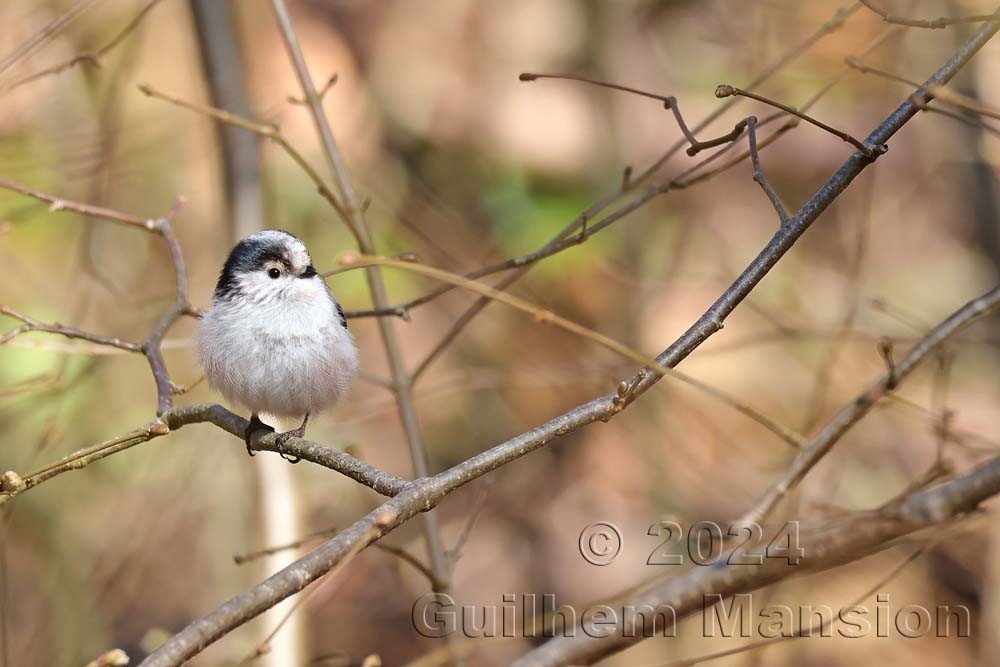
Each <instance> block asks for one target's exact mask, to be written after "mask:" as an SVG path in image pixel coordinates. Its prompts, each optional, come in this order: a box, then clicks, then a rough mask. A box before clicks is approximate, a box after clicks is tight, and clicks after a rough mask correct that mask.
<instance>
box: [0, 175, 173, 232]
mask: <svg viewBox="0 0 1000 667" xmlns="http://www.w3.org/2000/svg"><path fill="white" fill-rule="evenodd" d="M0 188H2V189H4V190H11V191H13V192H18V193H20V194H22V195H25V196H26V197H31V198H33V199H37V200H39V201H43V202H46V203H48V204H49V205H50V206H49V211H50V212H52V213H55V212H56V211H74V212H75V213H80V214H82V215H87V216H91V217H94V218H103V219H104V220H110V221H111V222H119V223H121V224H123V225H130V226H132V227H141V228H142V229H145V230H146V231H147V232H154V233H156V232H157V229H156V220H155V219H154V218H140V217H138V216H135V215H130V214H128V213H121V212H119V211H113V210H111V209H109V208H104V207H102V206H92V205H90V204H81V203H80V202H75V201H70V200H68V199H62V198H60V197H54V196H53V195H50V194H47V193H45V192H42V191H40V190H36V189H34V188H31V187H28V186H27V185H21V184H20V183H17V182H15V181H12V180H10V179H7V178H0Z"/></svg>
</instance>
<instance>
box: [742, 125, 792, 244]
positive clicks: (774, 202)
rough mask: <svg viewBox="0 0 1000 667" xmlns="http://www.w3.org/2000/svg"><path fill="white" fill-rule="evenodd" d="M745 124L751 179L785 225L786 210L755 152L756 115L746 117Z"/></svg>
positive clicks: (786, 219)
mask: <svg viewBox="0 0 1000 667" xmlns="http://www.w3.org/2000/svg"><path fill="white" fill-rule="evenodd" d="M746 125H747V140H748V141H749V143H750V161H751V162H752V163H753V180H754V181H756V182H757V185H759V186H760V187H761V189H762V190H763V191H764V194H766V195H767V198H768V199H770V200H771V206H773V207H774V210H775V212H776V213H777V214H778V219H779V220H781V224H782V225H786V224H788V212H787V211H785V207H784V206H783V205H782V204H781V199H780V198H779V197H778V193H777V192H775V191H774V188H772V187H771V184H770V183H769V182H768V180H767V177H766V176H764V172H763V171H762V170H761V168H760V156H759V155H758V154H757V117H756V116H750V117H749V118H747V120H746Z"/></svg>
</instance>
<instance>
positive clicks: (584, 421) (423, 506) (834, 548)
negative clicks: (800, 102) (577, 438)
mask: <svg viewBox="0 0 1000 667" xmlns="http://www.w3.org/2000/svg"><path fill="white" fill-rule="evenodd" d="M998 29H1000V26H998V25H996V24H993V23H989V24H986V25H984V26H982V27H981V28H980V29H979V30H977V31H976V33H975V34H973V35H972V36H970V37H969V39H968V40H966V41H965V42H963V43H962V44H961V45H960V46H959V47H958V48H957V50H956V51H955V53H954V54H953V55H952V56H951V57H950V58H949V60H948V61H947V62H946V63H944V64H943V65H942V66H941V67H940V68H939V69H938V70H937V72H936V73H935V74H934V75H933V76H932V77H931V78H930V80H929V81H928V85H940V84H943V83H946V82H947V81H948V80H949V79H951V78H952V77H953V76H954V75H955V74H956V73H957V72H958V71H959V70H960V69H961V68H962V67H963V66H964V65H965V64H966V63H967V62H968V61H969V60H970V59H971V58H972V57H973V56H974V55H975V54H976V53H977V52H978V51H979V50H980V49H981V48H982V47H983V46H984V45H985V44H986V43H987V42H988V41H989V40H990V38H991V37H993V35H994V34H995V33H996V32H997V30H998ZM918 112H919V108H918V107H917V106H916V105H915V104H914V103H913V102H912V101H910V100H906V101H904V102H903V103H902V104H901V105H900V106H899V108H897V109H896V110H895V111H894V112H892V113H891V114H890V115H889V116H888V117H886V118H885V119H884V120H883V121H882V122H881V123H880V124H879V125H878V127H876V128H875V130H873V132H872V133H871V134H870V135H869V137H868V143H870V144H873V145H877V144H883V143H885V142H886V141H888V140H889V139H890V138H891V137H892V136H893V135H894V134H895V133H896V132H898V131H899V130H900V129H901V128H902V127H903V126H904V125H905V124H906V123H907V122H908V121H909V120H910V119H912V118H913V117H914V116H915V115H916V114H917V113H918ZM870 164H871V160H869V159H867V158H865V157H864V156H863V155H860V154H858V153H854V154H852V155H850V156H849V157H848V158H847V160H846V161H845V163H844V164H843V165H842V166H841V167H840V169H838V170H837V172H836V173H835V174H833V175H832V176H831V177H830V178H829V179H828V180H827V182H826V183H824V184H823V185H822V186H821V187H820V188H819V190H818V191H817V192H816V193H815V194H814V195H813V196H812V197H810V199H809V200H808V201H807V202H806V203H805V204H804V205H803V206H802V208H800V209H799V211H798V212H797V213H796V214H795V215H794V216H792V218H791V220H790V221H789V223H788V225H785V226H784V227H783V228H781V229H779V230H778V231H777V232H775V234H774V235H773V237H772V239H771V240H770V241H769V242H768V244H767V245H766V246H765V247H764V249H763V250H762V251H761V252H760V253H759V254H758V256H757V257H756V258H755V259H754V260H752V261H751V263H750V264H749V265H748V266H747V267H746V269H745V270H744V271H743V273H742V274H741V275H740V276H739V277H738V278H737V279H736V281H734V282H733V284H732V285H731V286H730V287H728V288H727V289H726V290H725V291H724V292H723V293H722V294H721V295H720V297H719V298H718V299H717V300H716V302H715V303H714V304H712V306H711V307H709V309H708V310H706V311H705V313H704V314H703V315H702V316H701V317H699V318H698V320H697V321H696V322H695V323H694V324H692V325H691V327H689V328H688V330H687V331H686V332H685V333H684V334H682V335H681V336H680V337H679V338H678V339H677V340H676V341H675V342H674V343H673V344H671V345H670V346H669V347H668V348H667V349H666V350H665V351H664V352H663V353H662V354H661V355H660V356H659V357H658V361H659V362H660V363H662V364H664V365H668V366H671V367H672V366H675V365H676V364H678V363H680V362H681V361H682V360H683V359H685V358H686V357H687V356H688V355H689V354H691V352H692V351H694V350H695V349H697V348H698V347H699V346H700V345H701V344H703V343H704V342H705V340H707V339H708V338H709V337H711V336H712V335H713V334H715V333H716V332H717V331H719V330H720V329H721V328H722V325H723V321H724V319H725V318H726V317H727V316H728V315H729V314H730V313H731V312H732V311H733V310H734V309H735V308H736V307H737V306H738V305H739V304H740V303H741V302H743V301H744V300H745V299H746V297H747V296H748V295H749V294H750V292H751V291H752V290H753V288H754V287H755V286H756V285H757V284H758V283H759V282H760V281H761V280H762V279H763V278H764V276H766V275H767V274H768V273H769V272H770V270H771V269H772V268H773V267H774V266H775V265H776V264H777V263H778V262H779V261H780V259H781V258H782V257H783V256H784V255H785V253H787V252H788V251H789V250H790V249H791V248H792V247H793V246H794V244H795V242H796V240H797V239H798V238H799V237H800V236H801V235H802V234H803V233H804V232H805V231H806V230H807V229H808V228H809V227H810V226H811V225H812V224H813V223H814V222H815V221H816V219H817V218H818V217H819V216H820V215H821V214H822V212H823V211H824V210H826V208H827V207H829V206H830V205H831V204H832V203H833V202H834V201H835V200H836V199H837V197H838V196H839V195H840V193H842V192H843V191H844V190H845V189H846V188H847V187H848V186H849V185H850V183H851V182H852V181H853V180H854V179H855V178H856V177H857V176H858V175H859V174H860V173H862V172H863V171H864V170H865V168H866V167H868V166H869V165H870ZM655 381H656V378H655V375H654V376H652V377H651V378H650V379H649V380H646V381H645V382H641V383H640V385H639V386H638V387H637V389H636V392H635V394H636V396H641V395H642V394H643V393H644V392H645V391H647V390H648V388H649V387H651V386H652V385H653V384H654V383H655ZM615 398H616V394H614V393H611V394H607V395H604V396H600V397H597V398H595V399H593V400H591V401H588V402H587V403H585V404H583V405H579V406H577V407H575V408H573V409H571V410H569V411H568V412H566V413H564V414H562V415H559V416H558V417H555V418H553V419H551V420H549V421H547V422H545V423H544V424H541V425H539V426H537V427H535V428H533V429H530V430H529V431H526V432H525V433H522V434H520V435H518V436H516V437H514V438H512V439H511V440H509V441H507V442H504V443H501V444H499V445H497V446H495V447H493V448H491V449H489V450H487V451H484V452H482V453H481V454H478V455H476V456H474V457H472V458H471V459H469V460H467V461H465V462H463V463H461V464H459V465H457V466H455V467H453V468H450V469H449V470H446V471H444V472H442V473H439V474H437V475H435V476H434V477H431V478H426V479H418V480H415V481H414V482H411V483H410V484H409V485H407V486H406V487H405V488H404V489H403V491H402V492H401V493H399V494H398V495H397V496H396V497H394V498H392V499H391V500H389V501H387V502H386V503H384V504H383V505H381V506H380V507H378V508H376V509H375V510H373V511H372V512H370V513H369V514H368V515H366V516H365V517H363V518H361V519H360V520H358V521H357V522H355V524H354V525H352V526H350V527H348V528H347V529H345V530H344V531H342V532H341V533H339V534H338V535H337V536H336V537H334V538H332V539H331V540H329V541H327V542H326V543H324V544H322V545H321V546H319V547H318V548H317V549H315V550H314V551H312V552H311V553H310V554H308V555H306V556H304V557H303V558H301V559H300V560H298V561H297V562H295V563H293V564H291V565H289V566H288V567H286V568H284V569H283V570H281V571H279V572H277V573H275V574H274V575H272V576H271V577H269V578H268V579H266V580H265V581H263V582H260V583H259V584H257V585H255V586H254V587H252V588H250V589H248V590H247V591H245V592H243V593H241V594H239V595H236V596H234V597H233V598H231V599H229V600H227V601H226V602H224V603H222V604H221V605H220V606H219V607H218V608H216V609H215V610H213V611H212V612H210V613H208V614H206V615H205V616H203V617H201V618H199V619H197V620H195V621H193V622H192V623H190V624H189V625H188V626H187V627H186V628H184V629H183V630H181V631H180V632H179V633H177V634H176V635H174V636H173V637H171V638H170V639H168V640H167V641H166V642H165V643H164V644H162V645H161V646H160V647H159V648H158V649H157V650H156V651H155V652H154V653H153V654H151V655H150V656H149V657H148V658H147V659H146V660H145V661H144V662H143V666H144V667H175V666H177V665H180V664H181V663H183V662H184V661H185V660H189V659H190V658H191V657H193V656H194V655H196V654H198V653H199V652H201V651H202V650H203V649H204V648H205V647H206V646H208V645H209V644H211V643H213V642H214V641H216V640H217V639H219V638H220V637H222V636H224V635H226V634H227V633H229V632H230V631H231V630H233V629H234V628H236V627H238V626H240V625H242V624H243V623H245V622H247V621H248V620H250V619H252V618H254V617H255V616H257V615H259V614H261V613H262V612H264V611H266V610H267V609H269V608H271V607H273V606H274V605H275V604H277V603H278V602H280V601H281V600H283V599H285V598H286V597H288V596H289V595H292V594H294V593H295V592H297V591H299V590H302V589H303V588H305V587H306V586H308V585H309V584H310V583H311V582H313V581H315V580H316V579H317V578H318V577H320V576H322V575H323V573H325V572H327V571H329V569H330V568H331V567H333V566H334V565H335V564H336V563H337V562H338V561H339V560H341V559H342V558H343V557H344V555H345V554H346V553H348V552H349V551H350V550H351V549H353V548H354V547H355V546H356V545H357V544H358V543H359V542H360V543H364V544H370V543H371V542H373V541H375V540H377V539H379V538H380V537H381V536H382V535H385V534H386V533H388V532H389V531H391V530H393V529H395V528H396V527H398V526H400V525H402V524H403V523H405V522H407V521H408V520H409V519H411V518H412V517H414V516H416V515H417V514H418V513H421V512H426V511H427V510H429V509H431V508H433V507H435V506H436V505H437V504H438V503H440V502H441V500H442V499H443V498H445V497H446V496H447V495H448V494H449V493H451V492H452V491H454V490H455V489H457V488H459V487H461V486H463V485H464V484H467V483H468V482H470V481H472V480H473V479H476V478H478V477H480V476H482V475H484V474H487V473H488V472H490V471H493V470H496V469H497V468H498V467H500V466H503V465H505V464H506V463H509V462H511V461H514V460H518V459H520V458H521V457H523V456H524V455H526V454H527V453H528V452H531V451H534V450H535V449H537V448H539V447H542V446H544V445H546V444H547V443H550V442H552V441H553V440H555V439H557V438H559V437H561V436H564V435H566V434H568V433H572V432H574V431H576V430H578V429H580V428H582V427H584V426H586V425H588V424H592V423H594V422H595V421H598V420H605V419H610V418H613V417H614V416H615V415H617V414H618V413H619V408H618V405H617V403H616V401H615ZM994 487H997V488H1000V459H997V460H994V461H992V462H990V463H989V464H987V465H984V466H981V467H980V468H977V469H976V470H975V471H973V472H972V473H969V475H966V476H963V477H961V478H958V479H957V480H954V481H953V482H949V483H948V484H946V485H943V486H942V487H940V488H939V489H931V490H930V491H927V492H922V493H921V494H918V496H916V497H914V498H913V499H911V500H909V501H907V503H905V504H904V506H903V507H902V508H901V513H902V514H904V515H905V516H906V517H907V518H906V519H905V520H904V521H903V524H902V525H901V524H900V523H899V522H898V521H896V520H893V519H885V520H884V521H883V520H881V519H880V520H879V521H872V520H871V518H872V517H870V516H867V515H866V516H865V517H864V520H863V521H862V522H861V523H860V524H859V525H850V526H848V527H847V528H848V530H846V531H845V532H843V533H842V534H837V535H830V536H829V537H830V538H844V540H845V541H843V542H836V543H831V542H826V543H822V542H818V543H816V546H817V547H818V548H820V549H821V553H825V554H826V555H827V556H828V558H825V559H819V561H818V562H819V563H824V564H829V565H832V564H835V563H843V562H844V559H845V558H852V557H857V553H858V552H859V551H863V552H871V551H872V550H874V549H877V548H880V546H881V545H882V544H884V542H883V541H881V540H883V539H891V538H892V537H895V536H898V535H899V534H902V533H905V532H907V531H912V530H913V529H914V526H915V525H916V526H920V525H926V523H924V524H921V523H916V524H915V523H912V522H911V519H914V518H916V519H921V518H922V519H923V520H924V521H929V520H930V519H933V518H940V519H941V520H947V519H948V518H950V517H951V516H953V515H954V513H955V512H957V511H965V510H968V509H970V508H972V507H975V505H976V504H978V503H979V502H981V501H982V500H983V499H984V498H986V497H988V496H989V495H991V494H992V493H993V489H994ZM372 527H376V528H378V532H377V534H376V535H374V537H373V536H372V533H371V529H372ZM822 549H825V551H822ZM774 560H775V559H768V564H769V565H770V564H771V563H773V562H774ZM766 567H767V565H765V568H766ZM776 569H777V568H776ZM779 571H781V572H785V570H783V569H780V570H779ZM697 574H698V575H699V576H702V577H706V578H708V579H711V580H710V581H708V582H707V583H709V584H713V585H714V584H716V583H720V582H721V583H722V584H723V585H722V586H720V588H721V589H722V590H726V587H731V588H738V587H743V586H754V585H762V583H761V582H763V581H765V580H767V579H768V578H769V577H772V576H777V575H775V574H772V572H771V571H768V570H766V569H758V568H744V569H743V570H741V571H736V572H734V571H731V570H729V569H728V568H719V570H718V571H716V568H697ZM671 582H672V583H671V585H672V586H673V585H677V586H681V587H688V582H687V581H685V580H683V578H674V579H672V580H671ZM672 592H673V589H671V590H669V591H667V592H666V595H667V596H669V595H670V594H671V593H672ZM661 594H662V592H661ZM669 599H672V598H669ZM690 599H692V600H694V598H690ZM695 601H696V602H697V603H698V604H699V605H700V603H701V598H700V597H698V598H697V600H695ZM620 639H621V638H620V637H614V638H613V639H612V640H611V641H606V640H594V639H593V638H591V637H589V636H588V637H586V638H585V639H581V638H580V637H577V638H576V640H575V641H574V638H565V639H562V640H556V641H557V642H559V644H558V645H553V646H550V644H553V642H550V643H549V644H547V645H545V646H543V647H542V648H541V649H539V650H541V651H543V652H544V653H545V654H547V655H549V656H552V655H555V656H558V657H559V658H560V661H559V662H558V663H555V664H566V663H567V662H569V661H567V660H564V659H562V658H563V656H565V655H567V654H577V655H579V654H581V653H583V652H586V654H587V655H593V656H595V657H597V656H600V655H607V654H609V653H612V652H615V651H616V650H619V648H621V643H620V641H619V640H620ZM638 639H640V638H630V640H629V641H628V642H627V643H631V642H633V641H637V640H638ZM537 655H538V654H536V656H537ZM541 664H553V663H552V662H548V663H541Z"/></svg>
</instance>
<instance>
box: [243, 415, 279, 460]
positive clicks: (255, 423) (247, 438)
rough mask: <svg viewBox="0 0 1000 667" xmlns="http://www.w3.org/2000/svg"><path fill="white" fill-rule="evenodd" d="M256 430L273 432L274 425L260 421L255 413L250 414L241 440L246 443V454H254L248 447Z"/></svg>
mask: <svg viewBox="0 0 1000 667" xmlns="http://www.w3.org/2000/svg"><path fill="white" fill-rule="evenodd" d="M257 431H268V432H270V433H274V427H273V426H269V425H268V424H265V423H264V422H262V421H261V420H260V419H259V418H258V417H257V415H256V414H253V415H250V424H249V426H247V430H246V431H244V432H243V441H244V442H245V443H247V454H249V455H250V456H256V454H254V451H253V450H252V449H250V442H251V440H253V434H254V433H255V432H257Z"/></svg>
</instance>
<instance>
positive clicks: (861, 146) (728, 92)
mask: <svg viewBox="0 0 1000 667" xmlns="http://www.w3.org/2000/svg"><path fill="white" fill-rule="evenodd" d="M733 95H739V96H741V97H748V98H750V99H751V100H756V101H758V102H762V103H764V104H767V105H769V106H772V107H775V108H777V109H781V110H782V111H784V112H785V113H789V114H792V115H793V116H795V117H797V118H801V119H802V120H804V121H806V122H807V123H812V124H813V125H815V126H816V127H818V128H820V129H821V130H825V131H826V132H829V133H830V134H832V135H833V136H835V137H837V138H838V139H840V140H842V141H846V142H847V143H849V144H851V145H852V146H854V147H855V148H857V149H858V150H859V151H861V154H862V155H864V156H865V157H866V158H868V159H869V160H874V159H875V158H876V157H878V156H879V155H881V154H882V153H885V152H886V150H888V149H887V147H886V146H885V144H877V145H875V146H874V147H872V146H868V145H866V144H865V143H863V142H862V141H860V140H858V139H855V138H854V137H853V136H851V135H850V134H848V133H847V132H843V131H841V130H838V129H837V128H835V127H831V126H829V125H827V124H826V123H824V122H822V121H819V120H816V119H815V118H813V117H812V116H810V115H809V114H805V113H802V112H801V111H799V110H797V109H793V108H792V107H790V106H788V105H787V104H782V103H781V102H776V101H775V100H772V99H770V98H767V97H764V96H763V95H758V94H757V93H751V92H750V91H748V90H743V89H741V88H737V87H735V86H730V85H729V84H726V83H724V84H721V85H719V86H717V87H716V88H715V96H716V97H719V98H722V97H732V96H733Z"/></svg>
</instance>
